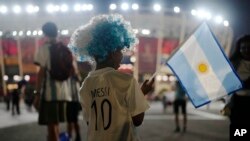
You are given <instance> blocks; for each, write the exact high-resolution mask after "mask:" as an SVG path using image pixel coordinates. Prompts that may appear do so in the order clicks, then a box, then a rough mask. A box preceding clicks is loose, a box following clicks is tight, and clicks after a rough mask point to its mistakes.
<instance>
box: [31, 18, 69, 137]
mask: <svg viewBox="0 0 250 141" xmlns="http://www.w3.org/2000/svg"><path fill="white" fill-rule="evenodd" d="M42 31H43V33H44V35H45V38H46V42H45V44H44V45H43V46H41V47H39V48H38V50H37V52H36V54H35V58H34V63H35V64H36V65H37V66H38V72H37V82H36V89H35V91H34V94H35V99H34V106H35V108H36V109H37V110H38V112H39V114H38V115H39V116H38V124H39V125H45V126H47V133H48V136H47V140H48V141H59V133H60V132H59V123H61V122H66V121H67V116H66V115H67V111H66V106H67V101H70V95H69V94H70V79H69V78H68V79H66V80H63V81H60V80H56V79H55V78H52V76H51V73H50V71H51V69H52V62H53V60H51V58H54V59H56V58H55V57H54V56H51V54H52V52H51V51H52V48H53V47H58V46H53V45H55V44H56V43H57V40H56V38H57V33H58V29H57V26H56V24H55V23H53V22H47V23H45V24H44V25H43V26H42ZM66 59H70V58H66ZM63 63H65V62H63ZM53 67H55V66H53ZM69 69H71V68H69Z"/></svg>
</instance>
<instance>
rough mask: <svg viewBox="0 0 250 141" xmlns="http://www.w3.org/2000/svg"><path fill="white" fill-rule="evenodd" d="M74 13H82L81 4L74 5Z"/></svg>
mask: <svg viewBox="0 0 250 141" xmlns="http://www.w3.org/2000/svg"><path fill="white" fill-rule="evenodd" d="M74 11H75V12H80V11H81V5H80V4H75V5H74Z"/></svg>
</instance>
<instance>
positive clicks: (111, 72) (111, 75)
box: [107, 70, 133, 81]
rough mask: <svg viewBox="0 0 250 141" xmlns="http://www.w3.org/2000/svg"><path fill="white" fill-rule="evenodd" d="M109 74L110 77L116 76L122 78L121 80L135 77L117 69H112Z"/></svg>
mask: <svg viewBox="0 0 250 141" xmlns="http://www.w3.org/2000/svg"><path fill="white" fill-rule="evenodd" d="M107 75H109V76H108V77H110V78H114V77H115V78H116V79H121V80H125V81H128V80H131V79H133V75H130V74H126V73H123V72H119V71H117V70H113V71H110V72H109V73H108V74H107Z"/></svg>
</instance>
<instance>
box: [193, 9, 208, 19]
mask: <svg viewBox="0 0 250 141" xmlns="http://www.w3.org/2000/svg"><path fill="white" fill-rule="evenodd" d="M196 15H197V16H198V18H200V19H206V20H210V19H211V18H212V15H211V13H209V12H208V11H206V10H198V11H197V13H196Z"/></svg>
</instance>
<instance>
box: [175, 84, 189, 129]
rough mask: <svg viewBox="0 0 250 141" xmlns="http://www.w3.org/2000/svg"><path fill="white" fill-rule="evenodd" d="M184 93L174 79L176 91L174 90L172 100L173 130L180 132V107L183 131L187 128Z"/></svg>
mask: <svg viewBox="0 0 250 141" xmlns="http://www.w3.org/2000/svg"><path fill="white" fill-rule="evenodd" d="M186 99H187V98H186V94H185V91H184V90H183V88H182V87H181V84H180V82H179V81H176V92H175V100H174V106H173V108H174V115H175V125H176V128H175V132H180V120H179V108H181V112H182V115H183V128H182V129H183V130H182V131H183V132H186V129H187V109H186V107H187V102H186Z"/></svg>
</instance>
